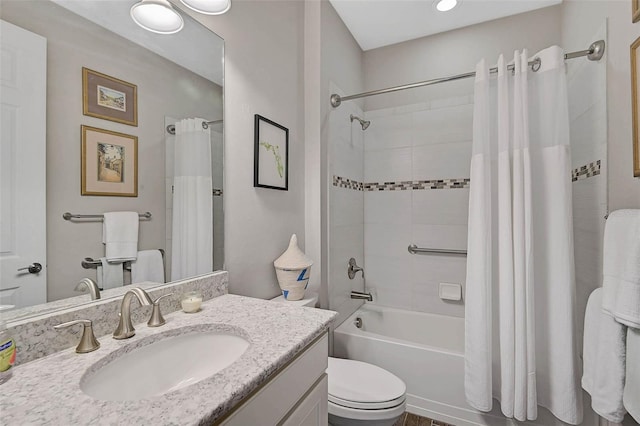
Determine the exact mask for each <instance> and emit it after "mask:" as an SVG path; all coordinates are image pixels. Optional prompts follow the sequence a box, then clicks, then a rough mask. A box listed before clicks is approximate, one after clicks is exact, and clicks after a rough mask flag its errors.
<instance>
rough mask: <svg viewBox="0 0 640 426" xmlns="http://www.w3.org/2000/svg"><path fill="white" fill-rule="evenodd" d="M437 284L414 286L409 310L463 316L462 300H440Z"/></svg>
mask: <svg viewBox="0 0 640 426" xmlns="http://www.w3.org/2000/svg"><path fill="white" fill-rule="evenodd" d="M438 288H439V287H438V284H428V285H422V286H416V287H414V288H413V290H412V292H411V310H413V311H418V312H428V313H431V314H440V315H450V316H454V317H464V301H460V302H455V301H451V300H442V299H440V297H439V295H438Z"/></svg>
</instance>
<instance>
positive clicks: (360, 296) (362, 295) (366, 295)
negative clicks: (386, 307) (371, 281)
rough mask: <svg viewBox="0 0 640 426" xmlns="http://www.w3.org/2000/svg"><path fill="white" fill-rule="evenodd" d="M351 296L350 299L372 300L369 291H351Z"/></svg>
mask: <svg viewBox="0 0 640 426" xmlns="http://www.w3.org/2000/svg"><path fill="white" fill-rule="evenodd" d="M351 298H352V299H363V300H367V301H369V302H373V296H372V295H371V293H361V292H359V291H351Z"/></svg>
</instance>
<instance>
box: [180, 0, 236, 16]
mask: <svg viewBox="0 0 640 426" xmlns="http://www.w3.org/2000/svg"><path fill="white" fill-rule="evenodd" d="M180 1H181V2H182V3H183V4H184V5H185V6H187V7H188V8H189V9H192V10H195V11H196V12H200V13H204V14H205V15H222V14H223V13H225V12H226V11H228V10H229V9H231V0H180Z"/></svg>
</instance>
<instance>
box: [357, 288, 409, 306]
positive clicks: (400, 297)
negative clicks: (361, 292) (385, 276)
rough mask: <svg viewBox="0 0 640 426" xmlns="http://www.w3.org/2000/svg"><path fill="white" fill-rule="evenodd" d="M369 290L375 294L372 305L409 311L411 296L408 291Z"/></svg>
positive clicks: (399, 289) (396, 289) (400, 289)
mask: <svg viewBox="0 0 640 426" xmlns="http://www.w3.org/2000/svg"><path fill="white" fill-rule="evenodd" d="M368 290H369V289H368ZM368 290H367V291H368ZM371 290H372V292H375V296H374V298H373V304H375V305H381V306H389V307H392V308H399V309H407V310H410V309H411V299H412V294H411V290H409V289H406V288H403V287H399V288H395V289H388V288H376V289H373V288H372V289H371Z"/></svg>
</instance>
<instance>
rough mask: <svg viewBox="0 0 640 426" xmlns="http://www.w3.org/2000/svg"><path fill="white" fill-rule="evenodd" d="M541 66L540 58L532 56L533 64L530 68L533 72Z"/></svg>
mask: <svg viewBox="0 0 640 426" xmlns="http://www.w3.org/2000/svg"><path fill="white" fill-rule="evenodd" d="M541 66H542V60H541V59H540V58H538V57H536V58H534V60H533V64H531V69H532V70H533V72H537V71H538V70H539V69H540V67H541Z"/></svg>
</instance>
